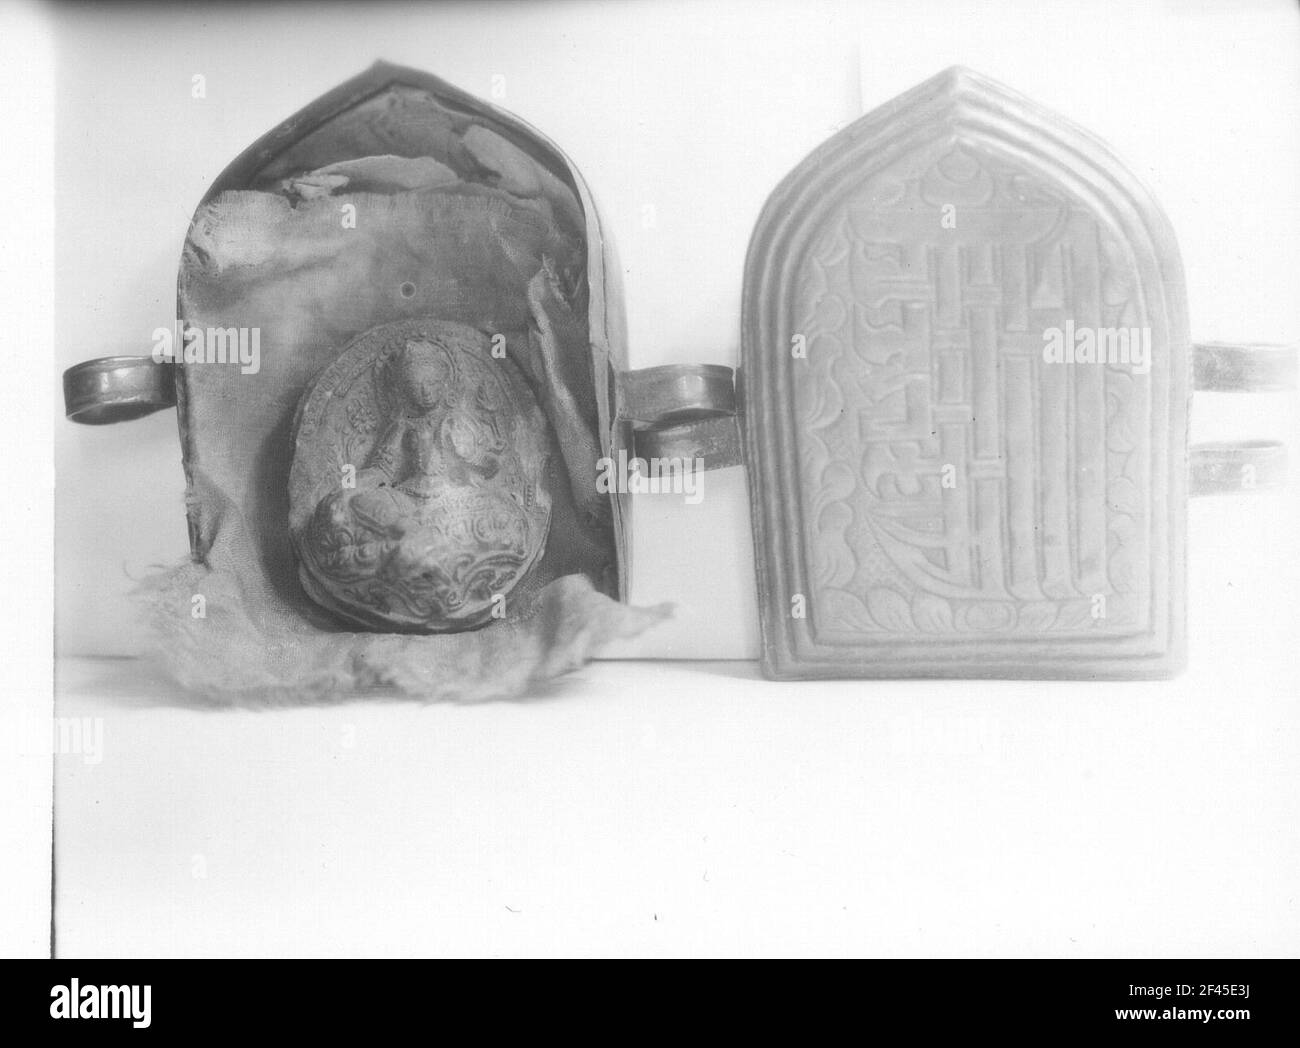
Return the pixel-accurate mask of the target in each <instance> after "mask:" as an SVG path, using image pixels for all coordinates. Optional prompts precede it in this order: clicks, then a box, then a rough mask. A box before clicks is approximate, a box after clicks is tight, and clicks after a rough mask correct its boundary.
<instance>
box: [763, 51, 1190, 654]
mask: <svg viewBox="0 0 1300 1048" xmlns="http://www.w3.org/2000/svg"><path fill="white" fill-rule="evenodd" d="M1186 312H1187V310H1186V303H1185V290H1184V284H1183V275H1182V268H1181V264H1180V261H1179V256H1178V250H1177V245H1176V243H1175V240H1174V237H1173V233H1172V231H1171V229H1170V227H1169V223H1168V222H1167V220H1166V219H1165V217H1164V215H1163V214H1162V212H1161V211H1160V209H1159V207H1158V206H1157V205H1156V203H1155V201H1154V200H1153V199H1152V197H1151V195H1150V194H1149V193H1148V192H1147V191H1146V190H1145V189H1144V188H1143V186H1142V185H1141V184H1140V183H1139V182H1138V181H1137V180H1136V179H1135V178H1134V177H1133V176H1132V175H1131V174H1130V173H1129V172H1128V171H1126V169H1125V168H1124V166H1123V165H1122V164H1121V163H1120V162H1119V160H1117V159H1116V158H1115V156H1114V155H1113V154H1112V153H1111V152H1110V151H1109V149H1108V148H1107V147H1106V146H1105V145H1103V144H1102V143H1101V142H1099V141H1098V140H1097V139H1095V138H1094V137H1092V136H1091V135H1090V134H1088V133H1087V132H1085V131H1082V130H1080V129H1079V128H1077V127H1075V126H1074V125H1072V124H1070V123H1069V122H1067V121H1065V120H1063V119H1061V118H1060V117H1058V116H1056V115H1054V114H1052V113H1050V112H1048V111H1046V110H1044V109H1042V108H1041V107H1039V106H1037V105H1035V104H1034V103H1032V102H1030V101H1029V100H1027V99H1025V98H1023V97H1021V96H1019V95H1017V94H1015V93H1014V92H1012V91H1010V90H1008V89H1006V88H1004V87H1002V86H1000V85H998V84H996V83H994V82H993V81H990V80H988V79H986V78H984V77H982V76H979V75H977V74H974V73H971V72H969V71H967V70H964V69H951V70H948V71H946V72H944V73H941V74H939V75H938V76H936V77H934V78H933V79H931V80H929V81H927V82H926V83H923V84H921V85H920V86H918V87H916V88H914V89H913V90H911V91H909V92H907V93H906V94H904V95H902V96H900V97H899V98H897V99H895V100H894V101H892V102H890V103H888V104H886V105H885V106H883V107H881V108H880V109H878V110H876V111H875V112H872V113H870V114H868V115H867V116H865V117H863V118H862V119H861V120H859V121H857V122H856V123H854V124H853V125H851V126H850V127H848V128H846V129H845V130H843V131H842V132H840V133H839V134H837V135H836V136H834V137H833V138H832V139H830V140H829V141H827V142H826V143H825V144H824V145H822V146H821V147H820V148H818V149H817V150H816V151H815V152H814V153H812V154H811V155H810V156H809V157H808V158H807V159H805V160H804V161H803V162H802V163H801V164H800V165H799V166H798V167H797V168H796V169H795V170H794V171H792V172H791V173H790V175H789V176H788V177H787V178H786V179H785V180H784V181H783V182H782V183H781V185H780V186H779V187H778V188H777V189H776V191H775V192H774V193H773V194H772V196H771V198H770V199H769V200H768V202H767V205H766V207H765V208H764V210H763V213H762V215H761V218H760V220H759V222H758V225H757V227H756V230H755V232H754V236H753V239H752V241H751V244H750V249H749V257H748V260H747V263H746V272H745V290H744V303H743V336H742V374H743V376H744V419H743V422H744V439H745V450H746V456H747V459H748V461H749V464H750V468H751V483H750V492H751V508H752V512H753V522H754V535H755V543H756V560H757V564H758V575H759V605H760V613H761V620H762V631H763V642H764V644H763V646H764V660H765V666H766V669H767V671H768V672H769V674H771V675H773V676H777V677H805V676H890V677H896V676H960V677H972V676H1028V677H1074V676H1082V677H1148V676H1166V675H1169V674H1170V673H1171V672H1174V671H1175V670H1176V669H1177V668H1178V666H1179V665H1180V663H1181V659H1182V647H1183V643H1182V641H1183V632H1184V624H1183V623H1184V610H1183V609H1184V565H1185V553H1184V521H1185V511H1186V497H1187V447H1186V439H1187V436H1186V429H1187V407H1188V394H1189V374H1188V370H1189V369H1188V335H1187V316H1186Z"/></svg>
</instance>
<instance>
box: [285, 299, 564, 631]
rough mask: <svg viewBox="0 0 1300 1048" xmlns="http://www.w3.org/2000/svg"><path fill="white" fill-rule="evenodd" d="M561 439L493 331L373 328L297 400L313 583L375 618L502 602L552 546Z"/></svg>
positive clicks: (292, 525)
mask: <svg viewBox="0 0 1300 1048" xmlns="http://www.w3.org/2000/svg"><path fill="white" fill-rule="evenodd" d="M552 450H553V440H552V437H551V431H550V428H549V427H548V425H547V423H546V419H545V416H544V415H543V414H542V411H541V409H540V408H539V407H538V405H537V402H536V400H535V399H534V398H533V395H532V392H531V391H530V389H529V388H528V386H527V384H526V383H525V382H524V379H523V377H522V375H521V374H520V372H519V371H518V369H517V368H516V367H515V366H514V365H513V364H512V363H511V362H510V361H509V360H507V359H505V358H504V357H502V358H497V357H494V356H493V354H492V343H491V341H490V340H489V338H488V337H487V336H486V335H484V334H483V333H482V332H480V331H477V330H475V329H474V328H471V327H467V326H466V325H463V324H454V323H449V322H447V321H442V320H434V319H428V318H424V319H416V320H403V321H399V322H397V323H392V324H383V325H380V326H379V327H375V328H371V329H370V330H369V331H367V332H365V333H364V334H362V335H360V336H359V337H357V338H356V339H354V340H353V341H352V342H351V343H350V344H349V345H348V347H347V348H346V349H345V350H344V351H343V353H342V355H341V356H340V357H339V358H338V360H336V361H335V362H334V363H333V364H332V365H331V366H330V367H329V368H327V369H326V370H325V372H324V373H323V374H321V375H320V377H319V378H317V379H316V381H315V382H314V383H313V384H312V386H311V387H310V388H309V389H308V390H307V392H306V393H305V394H304V395H303V398H302V401H301V402H300V404H299V406H298V416H297V420H296V423H295V426H294V456H293V466H292V469H291V470H290V473H289V529H290V533H291V534H292V537H293V545H294V549H295V551H296V552H297V554H298V575H299V578H300V579H301V580H302V584H303V586H304V588H305V589H306V590H307V593H308V594H309V595H310V596H311V598H312V599H313V600H314V601H316V602H317V603H318V604H320V605H322V606H323V607H326V608H329V609H330V610H331V611H333V612H335V613H337V614H338V615H341V616H342V617H343V618H345V619H347V620H349V621H350V622H353V623H356V624H358V625H362V626H366V627H369V628H372V629H386V630H401V631H419V632H429V633H437V632H447V631H454V630H464V629H469V628H472V627H474V626H478V625H482V624H483V623H485V622H487V621H489V620H491V619H492V618H494V617H495V618H500V617H503V614H504V609H505V601H506V598H507V596H508V594H509V593H510V591H511V590H512V589H513V588H514V587H515V586H517V585H518V584H519V582H520V580H521V579H523V577H524V576H525V575H526V574H527V573H528V571H529V570H530V569H531V568H532V567H533V565H534V564H535V563H536V562H537V560H538V559H539V557H540V556H541V554H542V551H543V549H544V548H545V546H546V535H547V530H548V528H549V526H550V519H551V497H550V493H549V492H548V490H547V488H546V476H547V460H548V458H549V456H550V454H551V453H552Z"/></svg>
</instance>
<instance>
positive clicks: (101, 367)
mask: <svg viewBox="0 0 1300 1048" xmlns="http://www.w3.org/2000/svg"><path fill="white" fill-rule="evenodd" d="M175 405H176V380H175V374H174V366H173V365H172V364H168V363H164V364H159V363H157V362H156V361H155V360H154V359H153V358H152V357H100V358H99V359H98V360H87V361H85V362H84V363H81V364H77V365H76V366H75V367H70V368H68V370H67V371H65V372H64V373H63V410H64V412H65V413H66V414H67V416H68V418H70V419H71V420H72V421H73V422H81V423H84V424H85V425H89V426H105V425H108V424H109V423H112V422H128V421H130V420H131V419H134V418H140V417H141V416H144V415H150V414H152V413H153V412H155V411H161V410H163V409H164V408H170V407H175Z"/></svg>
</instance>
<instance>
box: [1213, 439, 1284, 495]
mask: <svg viewBox="0 0 1300 1048" xmlns="http://www.w3.org/2000/svg"><path fill="white" fill-rule="evenodd" d="M1191 471H1192V481H1191V493H1192V494H1193V495H1227V494H1231V493H1234V492H1238V491H1260V490H1268V489H1269V488H1278V487H1281V486H1282V485H1283V484H1284V483H1285V482H1286V473H1287V454H1286V445H1284V444H1281V443H1279V442H1278V441H1273V440H1252V441H1243V442H1241V443H1217V444H1194V445H1192V448H1191Z"/></svg>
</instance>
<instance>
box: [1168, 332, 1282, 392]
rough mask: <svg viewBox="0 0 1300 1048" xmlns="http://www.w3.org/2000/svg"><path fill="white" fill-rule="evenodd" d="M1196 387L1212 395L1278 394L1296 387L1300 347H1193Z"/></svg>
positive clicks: (1217, 344)
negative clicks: (1297, 352) (1297, 350)
mask: <svg viewBox="0 0 1300 1048" xmlns="http://www.w3.org/2000/svg"><path fill="white" fill-rule="evenodd" d="M1192 362H1193V375H1194V380H1195V386H1196V388H1197V389H1198V390H1204V391H1206V392H1209V393H1276V392H1285V391H1287V390H1292V389H1295V387H1296V347H1295V346H1275V345H1266V344H1264V343H1240V344H1232V343H1228V342H1201V343H1198V344H1197V345H1194V346H1192Z"/></svg>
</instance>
